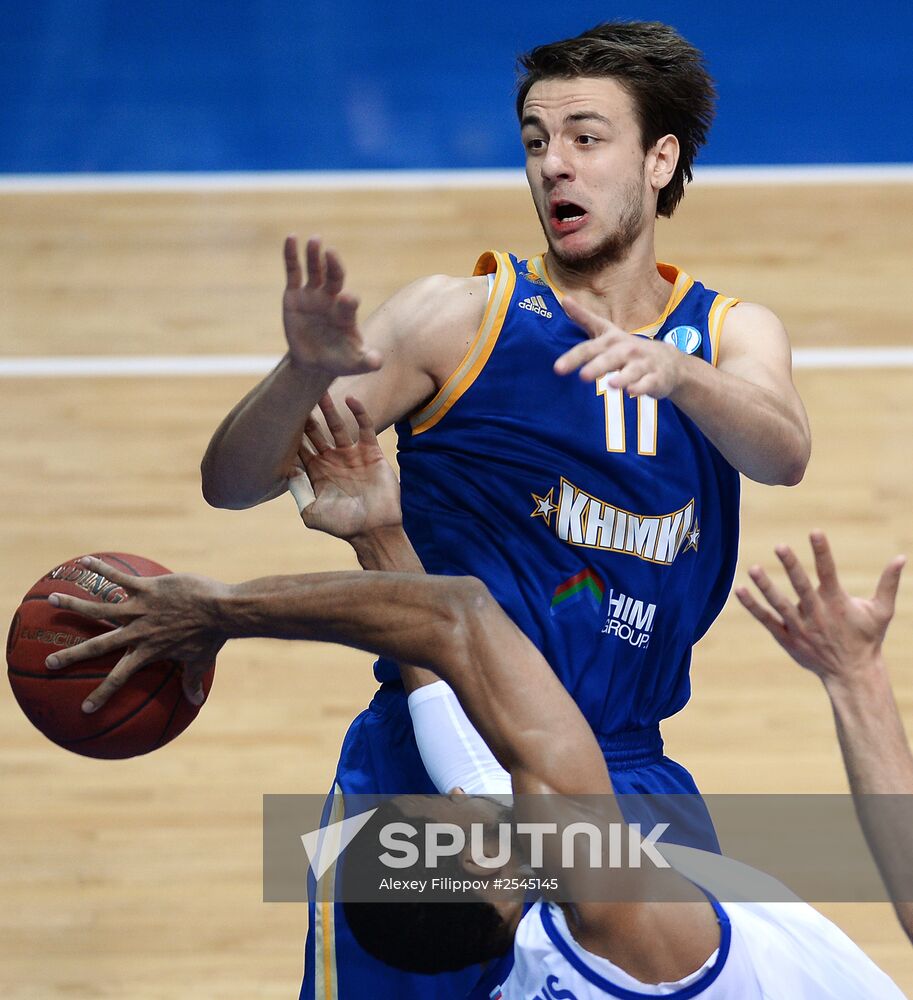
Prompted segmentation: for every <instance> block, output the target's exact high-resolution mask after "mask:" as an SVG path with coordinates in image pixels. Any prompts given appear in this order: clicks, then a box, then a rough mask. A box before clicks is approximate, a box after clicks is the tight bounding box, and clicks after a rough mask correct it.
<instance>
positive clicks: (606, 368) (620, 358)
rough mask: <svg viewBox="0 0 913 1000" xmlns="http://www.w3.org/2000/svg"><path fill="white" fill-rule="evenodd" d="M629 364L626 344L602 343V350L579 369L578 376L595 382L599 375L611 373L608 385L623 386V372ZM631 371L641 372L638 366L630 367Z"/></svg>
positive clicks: (586, 380)
mask: <svg viewBox="0 0 913 1000" xmlns="http://www.w3.org/2000/svg"><path fill="white" fill-rule="evenodd" d="M630 366H631V356H630V355H629V353H628V350H627V344H612V345H609V346H607V345H605V344H603V345H602V350H601V351H600V352H599V354H597V355H596V357H594V358H593V359H592V360H591V361H588V362H587V363H586V364H585V365H584V366H583V367H582V368H581V369H580V371H579V373H578V374H579V375H580V378H581V379H582V380H583V381H584V382H595V381H596V379H598V378H599V377H600V376H601V375H606V374H608V373H611V375H612V377H611V378H610V379H609V385H611V386H612V387H613V388H619V387H623V386H624V384H625V379H624V378H623V374H622V373H623V372H626V371H627V370H628V368H629V367H630ZM631 370H632V371H634V372H635V373H637V374H638V375H640V374H641V370H640V369H639V368H631Z"/></svg>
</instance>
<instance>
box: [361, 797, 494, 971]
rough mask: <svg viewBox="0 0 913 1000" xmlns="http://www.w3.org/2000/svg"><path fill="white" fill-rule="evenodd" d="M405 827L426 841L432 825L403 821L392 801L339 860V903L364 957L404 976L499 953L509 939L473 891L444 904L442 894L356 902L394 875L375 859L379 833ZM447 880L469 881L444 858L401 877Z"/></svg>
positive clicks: (420, 819)
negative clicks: (388, 826)
mask: <svg viewBox="0 0 913 1000" xmlns="http://www.w3.org/2000/svg"><path fill="white" fill-rule="evenodd" d="M402 821H405V822H408V823H410V824H411V825H412V826H414V827H415V828H416V830H417V831H418V832H419V835H420V837H419V839H420V841H423V839H424V828H425V825H426V824H427V823H430V822H432V820H430V819H428V818H424V817H415V816H408V817H407V816H405V815H404V814H403V813H402V812H401V811H400V810H399V808H398V806H397V804H396V800H395V799H392V800H389V801H387V802H385V803H384V804H383V805H381V806H380V808H379V809H378V810H377V812H376V813H375V814H374V815H373V816H372V817H371V819H370V820H369V821H368V823H367V824H366V825H365V828H364V829H363V830H362V831H361V832H360V833H359V834H358V836H357V837H355V839H354V840H353V841H352V843H351V845H350V846H349V847H348V848H347V850H346V853H345V855H344V856H343V858H342V865H341V880H342V893H341V898H342V899H343V909H344V911H345V915H346V922H347V923H348V925H349V927H350V928H351V930H352V933H353V935H354V936H355V940H356V941H357V942H358V943H359V944H360V945H361V947H362V948H364V950H365V951H366V952H368V954H369V955H372V956H373V957H374V958H376V959H379V960H380V961H381V962H385V963H386V964H387V965H392V966H394V967H395V968H397V969H402V970H404V971H406V972H423V973H429V974H433V973H438V972H455V971H457V970H458V969H464V968H466V967H467V966H469V965H477V964H479V963H482V962H488V961H490V960H491V959H493V958H498V957H500V956H501V955H504V954H505V953H506V952H507V951H508V950H509V948H510V947H511V944H512V942H513V935H512V934H511V933H510V932H509V931H508V929H507V927H506V925H505V923H504V921H503V920H502V919H501V915H500V914H499V913H498V911H497V910H496V909H495V908H494V906H492V905H491V903H487V902H485V901H484V900H482V899H480V898H479V897H478V896H475V894H474V893H472V892H467V893H461V894H460V895H459V896H451V897H450V900H448V901H442V900H441V898H440V895H439V896H438V898H437V899H436V900H425V899H420V900H415V901H392V902H391V901H387V900H383V901H380V902H358V901H357V900H359V899H364V898H365V895H371V894H372V893H373V890H375V889H376V888H377V886H378V885H379V883H380V880H381V879H382V878H383V877H388V878H389V877H390V875H391V874H394V875H395V874H396V873H395V872H393V873H391V870H390V869H389V868H386V867H384V866H383V865H382V864H381V863H380V861H379V859H378V855H377V851H378V833H379V832H380V829H381V827H382V826H384V825H386V824H387V823H394V822H402ZM447 876H449V877H451V878H453V879H463V878H465V877H466V873H465V872H464V871H463V869H462V868H461V867H460V864H459V860H458V859H457V858H454V857H446V858H442V859H441V862H440V863H439V864H438V866H437V867H436V868H434V869H428V868H425V867H423V866H420V865H416V866H415V867H413V868H410V869H409V870H408V871H407V872H405V873H401V877H404V878H407V879H428V880H429V885H430V879H432V878H442V877H447ZM366 888H367V892H366V891H365V890H366ZM373 894H375V895H376V893H373ZM429 895H431V894H430V893H429ZM451 900H458V901H451Z"/></svg>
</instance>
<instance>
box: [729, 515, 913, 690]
mask: <svg viewBox="0 0 913 1000" xmlns="http://www.w3.org/2000/svg"><path fill="white" fill-rule="evenodd" d="M810 541H811V546H812V552H813V553H814V556H815V569H816V572H817V574H818V586H817V587H815V586H814V584H813V583H812V581H811V580H810V579H809V578H808V575H807V574H806V572H805V570H804V569H803V568H802V565H801V563H800V562H799V560H798V559H797V558H796V555H795V553H794V552H793V551H792V549H790V548H789V547H788V546H785V545H784V546H780V547H778V548H777V550H776V553H777V557H778V558H779V560H780V562H781V563H782V564H783V568H784V569H785V570H786V573H787V576H788V577H789V580H790V583H791V584H792V586H793V589H794V590H795V592H796V596H797V597H798V599H799V600H798V602H797V603H796V604H793V603H792V602H791V601H790V600H789V599H788V598H787V597H784V595H783V594H782V593H781V592H780V590H779V589H778V588H777V587H776V586H774V584H773V583H772V582H771V580H770V578H769V577H768V575H767V573H766V572H765V571H764V569H763V568H762V567H761V566H752V568H751V569H750V570H749V576H750V577H751V579H752V580H753V581H754V583H755V585H756V586H757V588H758V590H759V591H760V592H761V594H762V595H763V596H764V598H765V600H766V602H767V605H766V606H765V605H764V604H763V603H762V602H760V601H758V600H757V599H756V598H755V597H754V596H753V595H752V594H751V592H750V591H749V590H748V588H746V587H738V588H737V589H736V596H737V597H738V599H739V600H740V601H741V602H742V604H743V605H744V606H745V608H747V609H748V611H749V612H750V613H751V614H752V615H753V616H754V617H755V618H756V619H757V620H758V621H759V622H760V623H761V624H762V625H763V626H764V627H765V628H766V629H767V631H768V632H770V634H771V635H772V636H773V637H774V638H775V639H776V640H777V642H778V643H779V644H780V645H781V646H782V647H783V648H784V649H785V650H786V652H787V653H789V655H790V656H791V657H792V658H793V659H794V660H795V661H796V662H797V663H798V664H799V665H800V666H802V667H805V669H806V670H811V671H812V673H815V674H817V675H818V676H819V677H820V678H821V679H822V680H823V681H825V682H828V681H832V680H833V681H837V682H841V681H852V679H853V678H854V677H855V676H857V674H858V673H859V672H861V671H863V670H865V669H866V668H867V667H868V666H869V665H871V664H872V663H873V662H875V661H876V660H877V658H878V657H879V656H880V653H881V645H882V642H883V641H884V636H885V632H886V631H887V628H888V624H889V623H890V621H891V619H892V618H893V617H894V603H895V599H896V597H897V588H898V586H899V584H900V575H901V572H902V571H903V567H904V564H905V563H906V559H905V558H904V557H903V556H895V557H894V559H892V560H891V561H890V562H889V563H888V565H887V566H886V567H885V569H884V571H883V572H882V574H881V578H880V579H879V581H878V586H877V587H876V588H875V594H874V596H873V597H872V598H871V600H864V599H863V598H861V597H850V595H849V594H847V592H846V591H845V590H844V589H843V587H842V586H841V585H840V581H839V580H838V578H837V567H836V566H835V565H834V557H833V555H832V554H831V549H830V545H829V544H828V541H827V537H826V536H825V535H824V534H823V533H822V532H812V534H811V536H810Z"/></svg>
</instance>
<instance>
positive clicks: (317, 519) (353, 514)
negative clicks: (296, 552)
mask: <svg viewBox="0 0 913 1000" xmlns="http://www.w3.org/2000/svg"><path fill="white" fill-rule="evenodd" d="M346 405H347V406H348V408H349V410H350V411H351V413H352V415H353V416H354V417H355V420H356V422H357V424H358V437H357V438H354V439H353V437H352V435H351V434H350V433H349V430H348V428H347V427H346V425H345V422H344V421H343V419H342V416H341V415H340V413H339V411H338V410H337V409H336V407H335V406H334V404H333V400H332V399H331V398H330V396H329V394H327V395H325V396H324V397H323V398H322V399H321V400H320V403H319V406H320V410H321V412H322V413H323V416H324V419H325V420H326V423H327V429H328V430H329V432H330V434H331V435H332V438H333V443H332V444H330V443H329V442H328V441H327V440H326V438H325V437H324V435H323V431H322V430H321V428H320V426H319V424H318V423H317V421H316V420H315V419H314V417H313V415H312V416H311V418H310V419H309V420H308V422H307V424H305V427H304V440H303V441H302V446H301V449H300V450H299V452H298V456H299V458H300V459H301V463H302V465H303V466H304V471H305V472H306V473H307V476H308V478H309V479H310V481H311V487H312V488H313V490H314V500H313V502H312V503H311V504H310V505H309V506H307V507H305V508H304V509H303V510H302V511H301V520H302V521H303V522H304V523H305V525H306V526H307V527H308V528H315V529H316V530H317V531H324V532H326V533H327V534H328V535H335V536H336V537H337V538H344V539H346V540H347V541H353V540H354V539H355V538H357V537H358V536H359V535H364V534H366V533H368V532H372V531H378V530H382V529H384V528H399V527H401V526H402V522H403V517H402V511H401V510H400V504H399V481H398V480H397V478H396V473H395V472H394V471H393V469H392V468H391V467H390V463H389V462H388V461H387V459H386V457H385V456H384V453H383V452H382V451H381V448H380V445H379V444H378V443H377V436H376V434H375V433H374V422H373V421H372V420H371V417H370V416H369V415H368V412H367V410H365V408H364V406H363V405H362V403H361V402H360V401H359V400H358V399H356V398H355V397H354V396H349V397H347V398H346Z"/></svg>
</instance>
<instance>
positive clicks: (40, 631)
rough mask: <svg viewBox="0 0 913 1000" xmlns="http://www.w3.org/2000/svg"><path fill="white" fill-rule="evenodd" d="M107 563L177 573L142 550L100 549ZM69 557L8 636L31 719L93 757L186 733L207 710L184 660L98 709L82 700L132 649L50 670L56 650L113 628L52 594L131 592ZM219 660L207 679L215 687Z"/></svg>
mask: <svg viewBox="0 0 913 1000" xmlns="http://www.w3.org/2000/svg"><path fill="white" fill-rule="evenodd" d="M93 555H94V556H95V557H96V558H98V559H103V560H104V561H105V562H108V563H111V564H113V565H116V566H119V567H122V568H123V569H124V570H125V571H127V572H128V573H132V574H134V575H135V576H163V575H164V574H166V573H169V572H171V571H170V570H168V569H165V567H164V566H160V565H159V564H158V563H156V562H153V561H152V560H151V559H144V558H143V557H142V556H133V555H128V554H124V553H121V552H96V553H93ZM80 558H82V557H77V558H76V559H68V560H67V561H66V562H64V563H61V564H60V565H59V566H55V567H54V569H52V570H50V572H48V573H45V575H44V576H43V577H42V578H41V579H40V580H39V581H38V582H37V583H36V584H35V585H34V586H33V587H32V588H31V589H30V590H29V592H28V593H27V594H26V595H25V597H24V598H23V599H22V603H21V604H20V605H19V608H18V610H17V611H16V613H15V615H14V616H13V621H12V624H11V625H10V630H9V635H8V636H7V640H6V663H7V675H8V677H9V681H10V685H11V687H12V689H13V694H14V695H15V696H16V700H17V701H18V702H19V705H20V707H21V708H22V711H23V712H25V714H26V715H27V716H28V718H29V720H30V721H31V722H32V723H33V724H34V725H35V726H36V727H37V728H38V729H40V730H41V732H42V733H44V735H45V736H47V737H48V739H51V740H53V741H54V742H55V743H57V744H58V745H59V746H62V747H65V748H66V749H67V750H72V751H73V752H74V753H78V754H82V755H84V756H86V757H105V758H121V757H136V756H138V755H139V754H144V753H149V752H150V751H151V750H157V749H158V748H159V747H160V746H164V744H166V743H168V742H170V741H171V740H173V739H174V738H175V736H178V735H179V734H180V733H182V732H183V731H184V730H185V729H186V728H187V727H188V726H189V725H190V723H191V722H193V720H194V719H195V718H196V716H197V713H198V712H199V710H200V709H199V707H198V706H196V705H193V704H191V703H190V702H189V701H188V700H187V698H186V697H185V696H184V691H183V687H182V684H181V678H182V670H183V668H182V666H181V664H180V663H177V662H175V661H170V660H165V661H162V662H160V663H152V664H150V665H149V666H147V667H144V668H143V669H142V670H140V671H139V672H138V673H136V674H134V675H133V677H131V678H130V680H129V681H128V682H127V684H126V685H125V686H124V687H123V688H121V689H120V690H119V691H117V692H116V693H115V694H114V695H113V696H112V697H111V698H110V700H109V701H108V702H106V703H105V704H104V705H102V706H101V708H99V709H98V710H97V711H95V712H93V713H92V714H91V715H87V714H86V713H85V712H83V711H82V707H81V706H82V703H83V701H84V700H85V699H86V696H87V695H89V694H90V693H91V692H92V691H94V690H95V688H97V687H98V685H99V684H100V683H101V682H102V681H103V680H104V679H105V677H107V675H108V673H109V672H110V671H111V670H112V669H113V667H114V666H115V665H116V664H117V662H118V660H120V658H121V656H123V654H124V652H125V651H124V650H117V651H116V652H113V653H110V654H108V655H107V656H102V657H98V658H96V659H94V660H87V661H86V662H85V663H78V664H75V665H74V666H72V667H65V668H63V669H62V670H57V671H50V670H48V669H47V667H45V665H44V661H45V660H46V659H47V657H48V656H50V655H51V653H54V652H56V651H57V650H60V649H65V648H67V647H68V646H75V645H77V644H78V643H80V642H83V641H84V640H85V639H90V638H92V637H93V636H96V635H101V634H102V633H103V632H107V631H110V630H111V628H112V627H113V626H111V625H106V624H105V623H104V622H103V621H95V620H93V619H90V618H84V617H83V616H82V615H78V614H76V613H75V612H73V611H66V610H64V609H62V608H55V607H54V606H53V605H51V604H49V603H48V597H49V596H50V595H51V594H54V593H59V594H70V595H71V596H72V597H81V598H83V599H84V600H90V601H97V602H99V603H103V604H118V603H120V602H121V601H124V600H126V599H127V594H126V592H125V591H124V589H123V588H122V587H120V586H119V585H118V584H116V583H113V582H112V581H111V580H108V579H106V578H105V577H103V576H102V575H101V574H100V573H96V572H94V571H93V570H90V569H87V568H86V567H85V566H82V565H80V563H79V559H80ZM214 671H215V663H213V664H212V666H210V668H209V670H208V671H207V672H206V675H205V677H204V679H203V692H204V693H205V694H206V695H208V694H209V689H210V688H211V687H212V680H213V673H214Z"/></svg>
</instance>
